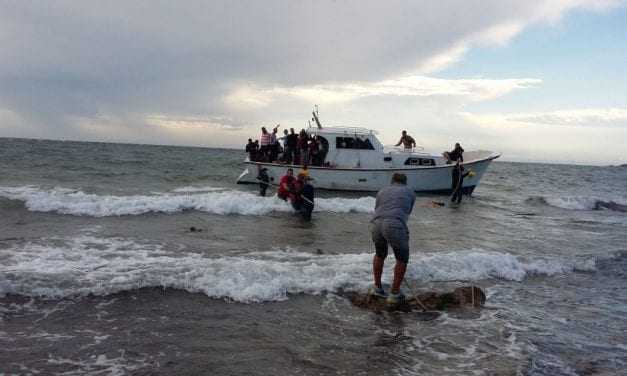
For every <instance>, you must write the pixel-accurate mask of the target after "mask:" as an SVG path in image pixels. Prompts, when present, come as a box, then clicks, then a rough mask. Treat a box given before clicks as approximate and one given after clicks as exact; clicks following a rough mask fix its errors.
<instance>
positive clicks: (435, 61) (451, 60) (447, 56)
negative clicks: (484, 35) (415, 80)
mask: <svg viewBox="0 0 627 376" xmlns="http://www.w3.org/2000/svg"><path fill="white" fill-rule="evenodd" d="M467 51H468V46H467V45H466V43H458V44H456V45H455V46H453V47H451V48H449V49H448V50H446V51H444V52H442V53H439V54H436V55H433V56H431V57H430V58H428V59H426V60H425V61H423V62H422V63H420V65H419V66H418V69H417V71H416V72H417V73H420V74H429V73H434V72H437V71H440V70H442V69H444V68H448V67H449V66H451V65H453V64H455V63H457V62H458V61H460V60H461V59H462V57H463V56H464V55H465V54H466V52H467Z"/></svg>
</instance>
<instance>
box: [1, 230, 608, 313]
mask: <svg viewBox="0 0 627 376" xmlns="http://www.w3.org/2000/svg"><path fill="white" fill-rule="evenodd" d="M0 259H2V260H3V265H4V266H3V267H2V269H0V277H1V278H0V296H4V295H6V294H9V293H11V294H20V295H24V296H43V297H49V298H59V297H67V296H77V295H78V296H80V295H87V294H95V295H106V294H111V293H115V292H119V291H125V290H133V289H137V288H141V287H160V286H162V287H169V288H175V289H182V290H186V291H189V292H200V293H204V294H206V295H207V296H208V297H211V298H226V299H230V300H234V301H238V302H247V303H251V302H262V301H279V300H285V299H287V298H288V295H289V294H300V293H305V294H314V295H315V294H321V293H324V292H335V291H338V290H339V289H344V290H363V289H365V288H366V287H367V286H368V285H369V284H370V283H371V262H372V254H371V253H370V252H368V253H359V254H334V255H314V254H311V253H305V252H299V251H296V250H292V249H274V250H270V251H266V252H253V253H249V254H246V255H241V256H230V257H218V258H215V257H207V256H206V255H203V254H200V253H195V252H189V251H186V252H180V251H176V252H172V251H167V250H165V249H164V248H163V247H162V246H161V245H159V244H150V243H144V244H140V243H136V242H133V241H129V240H125V239H119V238H98V237H95V236H91V235H85V236H80V237H77V238H73V239H70V240H64V239H48V240H46V241H45V244H43V243H34V242H29V243H23V244H20V245H16V246H13V247H12V248H9V249H3V250H0ZM392 266H393V262H388V263H387V264H386V268H387V269H386V271H385V273H386V275H387V276H389V275H390V274H391V273H392V271H391V268H392ZM595 268H596V259H595V258H588V259H581V260H579V261H575V260H568V261H566V260H558V259H538V260H534V261H527V260H524V259H521V258H519V257H516V256H514V255H512V254H509V253H499V252H489V251H483V250H477V249H474V250H464V251H451V252H443V253H433V254H424V253H421V254H418V255H413V256H412V260H411V262H410V264H409V268H408V274H407V276H408V278H409V279H412V280H417V281H419V282H428V281H454V280H455V281H458V280H468V281H473V280H483V279H491V278H494V279H505V280H512V281H522V280H523V279H525V278H526V277H527V276H530V275H536V274H542V275H554V274H561V273H567V272H572V271H575V270H586V271H590V270H595Z"/></svg>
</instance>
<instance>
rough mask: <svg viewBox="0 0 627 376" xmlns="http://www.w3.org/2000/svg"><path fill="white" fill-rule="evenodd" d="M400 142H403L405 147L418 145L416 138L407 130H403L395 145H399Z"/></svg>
mask: <svg viewBox="0 0 627 376" xmlns="http://www.w3.org/2000/svg"><path fill="white" fill-rule="evenodd" d="M400 144H403V147H404V148H405V149H412V148H415V147H416V140H414V138H413V137H412V136H410V135H408V134H407V131H403V132H401V139H400V140H399V141H398V143H397V144H396V145H394V146H399V145H400Z"/></svg>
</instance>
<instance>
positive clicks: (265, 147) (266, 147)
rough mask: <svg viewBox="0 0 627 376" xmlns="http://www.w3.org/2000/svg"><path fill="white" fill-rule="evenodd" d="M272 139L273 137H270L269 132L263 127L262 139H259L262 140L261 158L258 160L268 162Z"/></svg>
mask: <svg viewBox="0 0 627 376" xmlns="http://www.w3.org/2000/svg"><path fill="white" fill-rule="evenodd" d="M271 139H272V136H271V135H270V133H268V131H267V130H266V127H261V137H260V138H259V140H260V147H259V158H257V159H258V160H259V161H261V162H267V161H268V155H269V152H270V142H271Z"/></svg>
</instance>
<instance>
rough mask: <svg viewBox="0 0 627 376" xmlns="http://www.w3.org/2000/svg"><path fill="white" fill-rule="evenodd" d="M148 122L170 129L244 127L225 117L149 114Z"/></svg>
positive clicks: (237, 128) (236, 128)
mask: <svg viewBox="0 0 627 376" xmlns="http://www.w3.org/2000/svg"><path fill="white" fill-rule="evenodd" d="M146 123H147V124H150V125H156V126H159V127H164V128H170V129H185V128H198V129H203V128H213V129H221V130H227V131H228V130H240V129H242V128H243V127H242V126H241V125H239V124H233V121H232V120H230V119H228V118H225V117H211V118H203V117H192V116H183V117H176V116H168V115H148V116H146Z"/></svg>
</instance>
